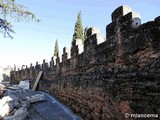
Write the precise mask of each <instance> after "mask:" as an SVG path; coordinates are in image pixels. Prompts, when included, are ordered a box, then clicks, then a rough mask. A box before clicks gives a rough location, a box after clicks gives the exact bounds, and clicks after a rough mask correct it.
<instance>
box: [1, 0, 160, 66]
mask: <svg viewBox="0 0 160 120" xmlns="http://www.w3.org/2000/svg"><path fill="white" fill-rule="evenodd" d="M18 2H19V3H20V4H23V5H24V6H27V7H28V9H29V10H31V11H32V12H34V13H35V14H36V15H37V17H38V18H39V19H41V22H40V23H34V22H27V23H26V22H21V23H16V22H14V21H13V23H12V24H13V26H14V30H15V31H16V34H14V35H13V36H14V39H13V40H10V39H4V38H3V35H0V66H7V65H10V66H13V65H14V64H17V65H20V66H21V65H22V64H24V65H29V64H30V63H31V62H32V63H33V64H35V63H36V61H39V62H40V63H42V60H43V59H46V60H48V61H50V58H51V57H52V55H53V52H54V44H55V40H56V38H57V39H58V42H59V48H60V51H61V52H62V49H63V47H65V46H70V45H71V40H72V35H73V31H74V25H75V22H76V19H77V13H78V12H79V11H80V10H81V11H82V23H83V27H85V26H88V27H91V26H97V27H99V28H100V31H101V32H102V34H103V35H104V36H105V28H106V25H107V24H109V23H110V22H111V13H112V12H113V10H115V9H116V8H117V7H118V6H120V5H123V4H125V5H128V6H130V7H131V8H132V9H133V10H134V11H137V12H139V13H140V15H141V19H142V23H144V22H147V21H150V20H154V18H155V17H157V16H159V15H160V7H159V5H160V1H159V0H18Z"/></svg>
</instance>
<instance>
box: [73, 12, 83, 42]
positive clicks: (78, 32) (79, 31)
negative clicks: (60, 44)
mask: <svg viewBox="0 0 160 120" xmlns="http://www.w3.org/2000/svg"><path fill="white" fill-rule="evenodd" d="M76 39H82V40H84V35H83V26H82V20H81V11H80V12H79V13H78V15H77V21H76V24H75V27H74V34H73V40H72V42H73V41H75V40H76Z"/></svg>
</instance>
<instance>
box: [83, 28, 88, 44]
mask: <svg viewBox="0 0 160 120" xmlns="http://www.w3.org/2000/svg"><path fill="white" fill-rule="evenodd" d="M87 30H88V27H85V29H84V41H85V40H86V39H87Z"/></svg>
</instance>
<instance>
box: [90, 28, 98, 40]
mask: <svg viewBox="0 0 160 120" xmlns="http://www.w3.org/2000/svg"><path fill="white" fill-rule="evenodd" d="M96 33H100V30H99V28H97V27H91V28H89V29H88V30H87V38H88V37H90V36H92V35H93V34H96Z"/></svg>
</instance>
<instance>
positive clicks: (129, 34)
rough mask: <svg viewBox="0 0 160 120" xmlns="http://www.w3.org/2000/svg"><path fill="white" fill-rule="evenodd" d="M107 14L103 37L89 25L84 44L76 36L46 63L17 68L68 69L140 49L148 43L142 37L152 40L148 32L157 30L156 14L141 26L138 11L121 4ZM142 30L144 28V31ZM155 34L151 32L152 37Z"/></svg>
mask: <svg viewBox="0 0 160 120" xmlns="http://www.w3.org/2000/svg"><path fill="white" fill-rule="evenodd" d="M111 16H112V22H111V23H110V24H108V25H107V26H106V38H104V37H103V36H102V35H101V33H100V30H99V28H97V27H91V28H89V29H88V30H87V38H86V40H85V41H84V43H83V42H82V40H81V39H77V40H75V41H73V42H72V46H71V47H68V48H67V47H64V48H63V54H62V56H58V57H55V56H53V57H52V58H51V61H50V62H49V63H47V62H46V61H45V60H43V63H42V65H40V64H38V62H37V63H36V65H35V66H32V64H31V66H30V68H24V66H22V69H21V70H23V71H25V69H32V71H33V70H37V71H39V70H51V71H52V72H54V71H57V69H58V72H55V73H54V74H56V73H62V74H63V73H64V72H66V71H67V70H70V69H71V68H72V69H75V68H77V67H82V66H86V65H89V64H98V62H103V61H108V57H109V56H113V54H114V56H123V54H125V53H129V52H132V51H136V50H137V49H140V48H141V47H142V48H144V47H146V45H147V44H148V43H147V40H146V39H148V38H146V37H145V36H146V35H147V36H148V37H150V39H153V38H152V37H153V35H152V34H153V33H154V32H155V33H158V32H157V31H159V28H158V27H157V25H159V24H160V22H159V21H160V19H159V17H157V18H156V19H155V20H154V21H152V22H150V23H146V24H143V25H141V19H140V14H139V13H137V12H134V11H133V10H132V9H131V8H130V7H128V6H125V5H123V6H120V7H118V8H117V9H115V10H114V11H113V13H112V15H111ZM151 26H152V28H151ZM142 31H147V33H144V32H142ZM145 34H146V35H145ZM157 35H159V34H157ZM157 35H155V36H156V38H157ZM142 41H143V42H142ZM154 44H155V43H154ZM157 45H159V43H157ZM113 59H114V58H113ZM21 70H18V71H21ZM35 73H37V72H35Z"/></svg>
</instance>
